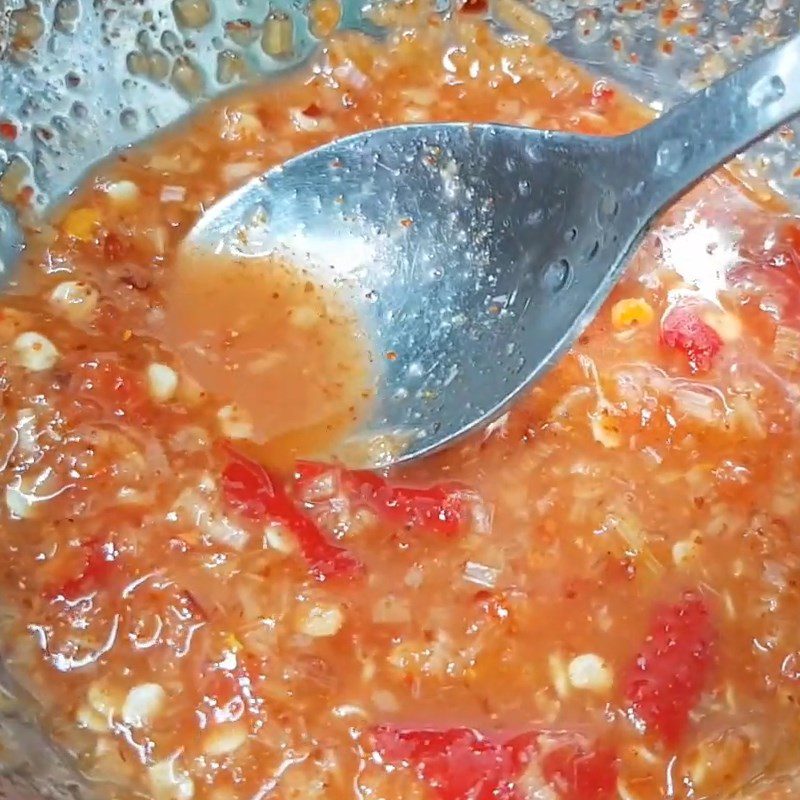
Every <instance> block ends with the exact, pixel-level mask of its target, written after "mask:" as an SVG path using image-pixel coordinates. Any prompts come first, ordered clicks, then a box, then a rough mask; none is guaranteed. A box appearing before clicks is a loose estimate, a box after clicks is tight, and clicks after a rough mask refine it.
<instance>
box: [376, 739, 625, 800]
mask: <svg viewBox="0 0 800 800" xmlns="http://www.w3.org/2000/svg"><path fill="white" fill-rule="evenodd" d="M372 742H373V747H374V750H375V752H376V753H377V755H379V756H380V758H381V760H382V761H384V762H386V763H389V764H393V765H397V766H407V767H410V768H412V769H413V770H414V772H415V773H416V775H417V777H418V778H419V779H420V780H421V781H423V782H425V783H427V784H428V785H429V786H430V787H431V788H432V789H433V790H434V791H435V792H436V794H437V795H438V796H439V798H440V800H524V797H526V796H527V795H528V793H529V790H530V788H531V787H528V786H525V785H524V781H522V782H521V781H520V779H521V778H523V777H524V775H525V773H526V770H528V768H529V767H530V766H531V765H534V764H535V765H536V767H537V769H536V770H534V775H536V774H537V773H540V774H541V777H542V778H543V779H544V780H545V781H546V782H547V783H548V784H549V785H550V786H551V787H552V788H554V789H555V790H556V792H557V793H558V796H559V797H561V798H564V800H605V799H606V798H610V797H612V796H613V794H614V792H615V790H616V785H617V759H616V756H615V755H614V753H613V751H611V750H610V749H608V748H603V747H600V748H596V747H593V746H592V744H591V743H590V742H589V740H586V739H585V738H584V737H580V736H577V735H575V734H572V733H570V732H566V731H555V732H547V731H538V730H536V731H528V732H526V733H523V734H519V735H517V736H514V737H512V738H510V739H506V740H503V739H501V738H493V737H488V736H485V735H483V734H481V733H479V732H477V731H475V730H473V729H471V728H450V729H444V730H425V729H421V730H420V729H403V728H397V727H395V726H392V725H381V726H378V727H377V728H374V729H373V731H372ZM521 783H522V785H521ZM536 788H538V787H536ZM542 788H543V787H542Z"/></svg>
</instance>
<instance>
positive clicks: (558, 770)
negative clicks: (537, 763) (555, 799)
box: [541, 737, 617, 800]
mask: <svg viewBox="0 0 800 800" xmlns="http://www.w3.org/2000/svg"><path fill="white" fill-rule="evenodd" d="M541 763H542V775H543V776H544V777H545V779H546V780H547V781H548V783H551V784H552V785H553V786H555V787H556V789H557V791H558V793H559V795H560V796H561V797H563V798H564V800H603V798H607V797H613V796H614V795H615V793H616V789H617V758H616V755H615V753H614V751H613V750H611V749H610V748H608V747H597V748H593V747H590V746H587V744H586V743H583V742H581V741H579V740H578V739H576V738H575V737H569V738H562V739H561V740H560V741H557V743H556V744H555V746H554V747H553V749H549V750H548V751H547V752H546V753H543V754H542V756H541Z"/></svg>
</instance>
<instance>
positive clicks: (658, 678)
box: [625, 592, 716, 745]
mask: <svg viewBox="0 0 800 800" xmlns="http://www.w3.org/2000/svg"><path fill="white" fill-rule="evenodd" d="M715 642H716V631H715V629H714V626H713V624H712V621H711V615H710V613H709V610H708V607H707V606H706V603H705V601H704V600H703V598H702V597H700V595H699V594H696V593H695V592H686V593H685V594H684V595H683V597H682V598H681V600H680V602H678V603H675V604H674V605H671V606H665V607H662V608H660V609H658V610H657V611H656V614H655V618H654V619H653V623H652V626H651V628H650V632H649V633H648V635H647V638H646V639H645V642H644V646H643V647H642V650H641V652H640V653H639V654H638V655H637V656H636V660H635V661H634V663H633V665H632V666H631V669H630V671H629V673H628V677H627V681H626V684H625V685H626V690H625V697H626V699H627V701H628V702H629V703H630V707H631V710H632V712H633V714H634V716H635V718H636V719H638V720H639V721H641V722H642V723H643V724H644V725H645V726H646V727H647V729H648V730H651V731H654V732H656V733H657V734H658V735H659V736H660V737H661V739H663V741H664V742H665V743H666V744H668V745H676V744H677V743H678V742H679V741H680V739H681V738H682V736H683V734H684V733H685V732H686V728H687V725H688V723H689V713H690V712H691V710H692V709H693V708H694V706H695V705H696V704H697V701H698V700H699V699H700V695H701V693H702V691H703V688H704V687H705V685H706V682H707V680H708V676H709V673H710V671H711V668H712V666H713V664H714V645H715Z"/></svg>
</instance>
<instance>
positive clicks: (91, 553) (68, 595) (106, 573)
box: [48, 539, 118, 601]
mask: <svg viewBox="0 0 800 800" xmlns="http://www.w3.org/2000/svg"><path fill="white" fill-rule="evenodd" d="M81 546H82V547H83V550H84V562H83V568H82V569H81V572H80V574H79V575H77V576H76V577H74V578H70V579H69V580H68V581H66V582H65V583H63V584H62V585H61V587H60V588H58V589H55V590H53V591H50V592H48V594H49V596H50V597H52V598H53V599H56V598H59V597H63V598H64V599H65V600H69V601H73V600H77V599H78V598H79V597H82V596H84V595H87V594H88V593H89V592H92V591H95V590H97V589H101V588H103V587H104V586H105V585H106V584H107V583H108V581H109V579H110V578H111V577H112V576H113V575H114V573H115V572H116V571H117V568H118V565H117V562H116V554H115V551H114V545H113V543H112V542H109V541H103V540H101V539H90V540H89V541H87V542H84V543H83V544H82V545H81Z"/></svg>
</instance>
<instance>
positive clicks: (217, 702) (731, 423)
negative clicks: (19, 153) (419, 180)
mask: <svg viewBox="0 0 800 800" xmlns="http://www.w3.org/2000/svg"><path fill="white" fill-rule="evenodd" d="M470 9H472V10H473V11H475V10H478V11H479V10H480V7H479V5H477V4H470V5H469V6H468V7H466V8H465V10H463V11H462V12H460V13H458V14H456V15H454V18H453V19H452V20H447V21H444V20H441V19H440V18H438V17H430V18H429V17H428V15H427V13H426V12H425V11H424V10H420V9H419V8H414V7H408V8H407V9H405V10H401V11H400V12H398V13H400V14H401V17H402V15H407V16H406V17H402V18H401V19H400V20H399V22H400V23H402V24H400V26H399V28H398V32H397V33H395V34H392V35H391V36H390V37H389V41H388V42H385V43H382V44H377V43H373V42H370V41H368V40H366V39H364V38H361V37H359V36H356V35H353V34H347V35H341V36H337V37H336V38H334V39H332V40H331V41H330V43H329V44H328V46H327V47H326V49H325V51H324V53H323V54H322V55H321V56H320V60H319V63H318V64H317V65H316V67H315V68H313V69H308V70H306V71H305V72H303V73H299V74H297V75H295V76H293V77H292V78H290V79H288V80H287V81H285V82H283V83H279V84H275V85H270V86H265V87H258V88H255V89H252V90H250V91H248V92H246V93H242V94H237V95H233V96H229V97H226V98H224V99H222V100H220V101H217V102H214V103H212V104H210V105H208V106H206V107H204V108H203V109H202V110H201V111H200V112H199V113H198V114H197V115H196V116H195V117H194V118H192V119H191V120H190V121H188V122H187V123H186V124H185V126H184V127H183V128H182V129H180V130H177V131H173V132H168V133H165V134H164V135H163V136H162V137H161V138H160V139H158V140H157V141H154V142H152V143H150V144H148V145H147V146H146V147H143V148H140V149H135V150H131V151H128V152H126V153H124V154H122V155H120V156H119V157H118V158H116V159H114V160H112V161H109V162H107V163H105V164H103V165H101V166H100V167H98V168H97V169H96V171H95V172H94V173H93V175H92V176H91V177H90V178H89V179H88V180H87V182H86V183H85V185H83V186H82V187H81V188H80V189H79V190H78V191H77V192H76V194H75V195H74V197H73V198H72V199H71V201H70V203H69V205H68V206H66V207H65V208H63V209H62V210H61V211H60V213H59V215H58V216H57V217H56V218H55V219H53V220H52V225H49V226H45V227H43V229H42V230H41V231H40V232H39V233H38V234H37V235H35V236H32V238H31V240H30V246H29V248H28V252H27V256H26V263H25V265H24V270H23V277H24V281H23V285H22V287H21V288H20V290H19V291H18V292H17V293H14V294H8V295H6V296H5V297H4V298H3V304H2V308H1V309H0V358H2V363H3V370H2V379H1V382H0V389H2V403H3V405H2V409H3V416H2V421H1V422H0V452H2V454H3V459H4V461H3V463H4V465H5V469H4V470H3V472H2V483H3V498H4V500H5V502H4V504H3V506H2V512H1V513H2V520H1V521H0V546H2V548H3V555H4V559H3V569H2V572H0V592H1V593H2V597H3V598H4V602H5V604H6V606H7V607H8V608H9V609H10V613H9V614H7V615H5V616H4V617H3V626H2V646H3V649H4V652H5V653H6V654H7V658H8V660H9V664H10V666H11V668H12V669H13V670H14V672H15V674H16V675H17V676H18V677H19V678H20V680H22V681H23V683H24V684H25V686H26V687H27V688H29V689H30V691H31V692H32V693H33V694H34V695H35V697H37V698H38V699H39V700H40V701H41V702H42V704H43V706H44V709H45V712H46V717H47V719H48V720H49V722H50V723H51V725H52V728H53V730H54V733H55V735H56V736H57V737H58V738H59V740H60V741H62V742H63V743H65V744H66V745H67V746H68V747H69V748H70V749H71V750H73V751H74V752H75V753H76V755H77V756H78V758H79V759H80V762H81V764H82V766H83V767H84V768H85V769H86V770H87V771H88V772H89V773H90V774H91V775H93V776H95V777H97V778H99V779H102V780H106V781H109V782H110V786H109V789H108V792H109V796H111V795H118V796H120V797H122V796H124V797H130V796H132V794H131V793H132V792H135V793H140V794H142V795H144V796H146V797H148V796H149V797H152V798H154V800H193V798H197V800H232V799H234V798H235V799H237V800H238V799H239V798H251V797H252V798H259V799H260V798H267V797H269V798H280V800H299V798H303V800H314V798H326V800H327V799H328V798H330V800H354V799H355V798H358V799H359V800H397V799H398V798H408V800H411V799H412V798H413V800H606V799H607V798H617V797H618V798H621V799H622V800H656V798H666V797H671V798H686V799H687V800H688V799H689V798H702V797H712V796H717V797H738V798H756V797H764V798H773V797H781V796H785V797H791V796H793V795H792V784H791V774H792V772H793V771H794V770H795V769H796V766H797V747H796V743H797V740H798V736H800V717H799V716H798V712H797V698H798V694H797V693H798V681H800V626H798V624H797V620H798V619H799V618H800V594H799V593H798V590H797V582H798V579H799V578H800V540H798V536H797V519H798V514H800V495H799V494H798V492H797V485H798V480H800V463H799V462H800V428H799V427H798V424H799V423H800V420H799V419H798V408H799V407H800V405H799V402H800V226H798V224H797V222H796V221H795V220H793V219H792V218H790V217H787V216H785V215H781V214H779V213H778V212H777V211H776V210H775V209H772V208H767V207H764V206H759V205H757V204H755V203H754V202H753V201H752V200H751V199H749V197H748V196H747V195H746V194H745V193H744V192H743V191H742V190H741V189H740V188H739V187H738V186H737V185H736V184H735V183H734V182H733V181H732V180H731V179H730V178H729V177H727V176H725V175H719V176H715V177H712V178H710V179H709V180H708V181H706V182H705V183H704V184H702V185H701V186H699V187H698V188H697V189H696V190H694V191H693V193H692V194H691V195H690V196H688V197H687V198H686V199H685V200H684V201H683V202H682V203H681V204H680V205H679V206H678V207H676V208H674V209H672V210H671V211H670V212H669V213H668V214H666V215H665V216H664V218H663V219H662V220H661V222H660V223H659V225H658V226H657V228H656V229H655V230H654V231H653V232H652V233H651V235H650V236H649V237H648V238H647V240H646V242H645V243H644V245H643V246H642V248H641V250H640V252H639V253H638V254H637V256H636V258H635V259H634V262H633V264H632V265H631V267H630V269H629V270H628V272H627V273H626V275H625V276H624V278H623V280H622V281H621V282H620V284H619V286H618V287H617V288H616V289H615V290H614V293H613V295H612V297H611V298H610V299H609V301H608V302H607V303H606V304H605V305H604V307H603V309H602V310H601V312H600V313H599V315H598V317H597V319H596V320H595V321H594V322H593V323H592V325H591V326H590V327H589V329H588V330H587V331H586V332H585V334H584V335H583V336H582V337H581V338H580V339H579V341H578V342H577V343H576V346H575V347H574V348H573V350H572V351H571V352H570V353H569V354H568V355H567V356H566V357H565V358H564V359H563V360H562V362H561V363H560V364H559V365H558V366H557V367H556V368H555V369H554V370H553V371H552V372H551V373H550V374H549V375H548V376H547V377H546V379H545V380H543V381H542V382H541V383H540V384H539V385H537V386H536V387H535V388H534V389H533V390H531V392H530V393H529V394H528V396H527V397H525V398H524V399H523V400H522V401H521V402H520V403H519V404H518V405H517V406H516V407H515V408H514V409H513V410H512V411H511V412H510V413H509V414H508V415H507V416H506V417H505V418H503V419H502V420H500V421H499V422H497V423H495V424H494V425H492V426H491V427H490V429H488V430H487V431H486V432H484V433H483V434H481V435H479V436H477V437H476V438H475V439H473V440H471V441H468V442H466V443H464V444H463V445H460V446H458V447H457V448H454V449H452V450H450V451H448V452H445V453H442V454H440V455H437V456H436V457H434V458H432V459H430V460H429V461H427V462H425V463H421V464H418V465H415V466H413V467H409V468H407V469H405V470H404V471H403V472H402V473H398V474H390V475H383V474H374V473H369V472H363V471H354V470H351V469H348V468H346V467H345V466H343V465H341V464H337V463H332V462H330V461H325V460H324V459H323V460H319V459H320V458H321V457H322V456H324V455H325V453H326V452H327V451H328V450H329V449H330V446H331V445H332V443H333V439H334V437H335V435H337V434H339V433H340V432H342V431H344V430H345V429H346V428H347V426H348V425H349V424H350V421H351V419H352V417H353V415H354V414H355V415H358V414H359V413H361V412H362V411H363V408H364V407H365V406H364V404H367V405H368V402H369V398H368V397H365V396H364V395H365V394H367V395H368V394H369V386H370V381H371V380H372V378H373V374H372V372H371V369H372V367H371V365H370V363H369V358H370V354H369V348H368V342H364V341H362V340H361V339H359V338H358V336H354V335H353V331H354V329H355V328H356V327H357V326H354V323H353V320H352V319H351V318H350V317H349V316H348V313H347V310H346V308H345V307H344V306H342V305H340V303H339V301H338V300H337V298H336V296H335V294H333V293H329V292H326V291H324V290H322V289H320V288H318V287H315V286H314V285H313V282H312V286H311V289H310V290H309V289H308V283H307V281H306V280H305V278H304V277H303V276H302V275H301V274H299V273H297V272H287V271H286V269H285V265H281V264H280V263H274V264H271V265H263V264H262V265H259V266H258V267H255V266H243V265H241V264H237V263H227V264H222V265H220V263H214V264H212V263H211V262H206V261H204V260H203V259H202V258H194V259H191V260H188V261H186V260H181V257H180V254H179V249H180V245H181V242H182V240H183V237H184V236H185V235H186V234H187V233H188V231H189V230H190V229H191V227H192V225H193V224H194V222H195V221H196V220H197V218H198V216H199V215H200V214H201V213H202V210H203V209H204V208H207V207H208V206H209V204H211V203H213V202H214V201H215V200H216V199H218V198H220V197H222V196H224V195H225V194H226V193H227V192H228V191H230V190H231V189H232V188H233V187H235V186H237V185H239V184H241V183H242V182H243V181H245V180H246V179H247V178H249V177H251V176H253V175H256V174H258V173H260V172H262V171H263V170H264V169H266V168H267V167H269V166H270V165H272V164H275V163H278V162H280V161H282V160H284V159H286V158H287V157H289V156H291V155H293V154H295V153H299V152H301V151H303V150H305V149H307V148H309V147H313V146H314V145H317V144H320V143H322V142H325V141H328V140H330V139H332V138H333V137H336V136H341V135H345V134H348V133H352V132H355V131H358V130H364V129H368V128H372V127H375V126H378V125H389V124H396V123H402V122H419V121H425V120H463V119H465V118H468V119H471V120H475V121H497V122H505V123H515V124H523V125H531V126H537V127H542V128H552V129H560V130H571V131H583V132H586V133H594V134H609V133H614V132H621V131H626V130H630V129H632V128H635V127H637V126H639V125H641V124H642V123H643V122H644V121H645V120H646V118H647V114H646V113H645V112H643V111H642V110H640V109H638V108H637V107H636V106H635V105H634V104H632V103H631V102H629V101H627V100H626V99H625V98H624V97H621V96H620V95H619V93H618V92H616V91H615V90H614V89H613V88H611V87H609V86H608V85H606V84H605V83H604V82H602V81H593V80H591V79H589V78H588V77H587V76H586V75H584V74H583V73H581V72H580V71H579V70H578V69H577V68H575V67H573V66H572V65H570V64H569V63H567V62H565V61H564V60H563V59H562V58H561V57H559V56H557V55H556V54H555V53H553V52H552V51H550V50H549V49H547V48H546V47H545V46H544V45H542V44H541V42H540V41H539V40H538V39H537V38H536V37H535V36H532V37H531V38H529V39H528V38H525V37H508V38H507V39H499V38H497V37H496V35H495V33H493V31H492V29H491V28H490V26H489V25H488V24H487V23H486V22H484V21H483V20H482V19H480V18H479V16H480V15H479V14H478V15H476V14H474V13H469V11H470ZM256 272H258V273H259V274H255V273H256ZM275 294H277V295H278V297H277V298H275V297H274V295H275ZM273 304H274V305H273ZM270 442H272V449H270ZM296 453H302V455H303V456H304V457H306V458H308V456H314V457H315V458H316V460H311V461H309V460H296V458H295V454H296ZM787 776H788V777H787Z"/></svg>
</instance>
